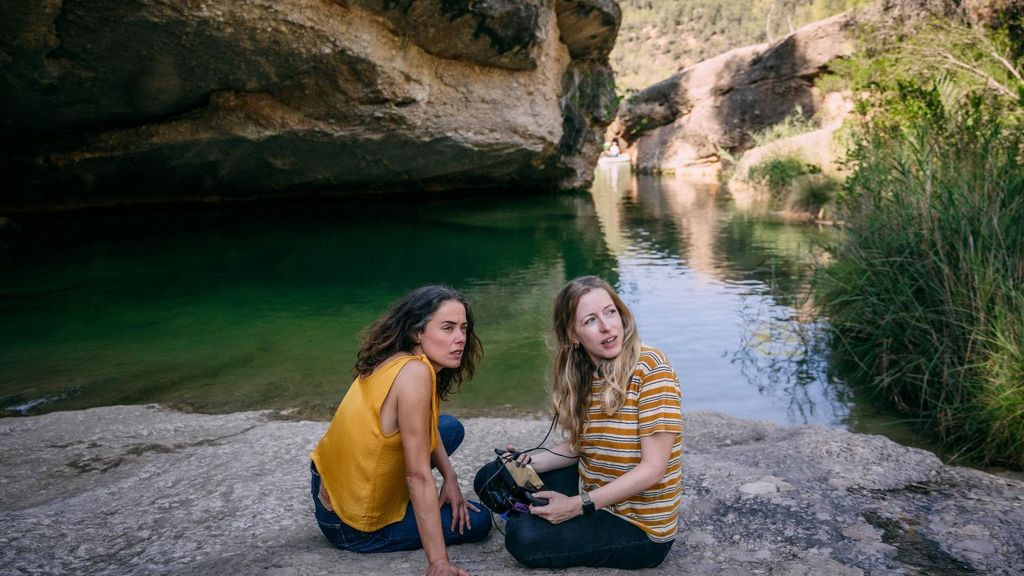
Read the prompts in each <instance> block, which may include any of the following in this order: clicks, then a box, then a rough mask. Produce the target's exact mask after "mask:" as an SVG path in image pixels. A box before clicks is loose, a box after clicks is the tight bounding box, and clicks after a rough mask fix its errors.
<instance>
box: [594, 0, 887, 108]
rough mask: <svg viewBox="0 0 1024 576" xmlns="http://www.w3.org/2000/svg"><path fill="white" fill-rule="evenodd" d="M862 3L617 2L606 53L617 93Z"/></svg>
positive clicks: (815, 0)
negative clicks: (611, 45)
mask: <svg viewBox="0 0 1024 576" xmlns="http://www.w3.org/2000/svg"><path fill="white" fill-rule="evenodd" d="M866 3H867V2H866V1H865V0H752V1H750V2H725V1H723V0H621V1H620V2H619V6H620V7H621V8H622V26H621V28H620V29H619V36H618V40H617V41H616V45H615V49H614V50H613V51H612V53H611V57H610V60H611V63H612V67H613V68H614V69H615V71H616V83H617V84H618V86H619V87H620V89H623V90H626V91H627V92H628V91H636V90H642V89H643V88H646V87H648V86H650V85H651V84H654V83H655V82H658V81H660V80H664V79H665V78H668V77H669V76H671V75H672V74H675V73H676V72H677V71H679V70H681V69H684V68H687V67H689V66H692V65H694V64H696V63H697V62H700V61H701V60H704V59H706V58H710V57H712V56H717V55H719V54H722V53H724V52H727V51H729V50H731V49H733V48H737V47H740V46H747V45H750V44H759V43H762V42H771V41H775V40H778V39H780V38H782V37H783V36H785V35H786V34H788V33H790V32H792V31H793V30H795V29H797V28H799V27H800V26H803V25H805V24H809V23H811V22H815V21H817V20H821V19H823V18H827V17H829V16H833V15H835V14H838V13H840V12H844V11H846V10H849V9H851V8H854V7H856V6H859V5H863V4H866Z"/></svg>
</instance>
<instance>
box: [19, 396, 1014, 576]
mask: <svg viewBox="0 0 1024 576" xmlns="http://www.w3.org/2000/svg"><path fill="white" fill-rule="evenodd" d="M464 423H465V425H466V432H467V435H466V442H465V443H464V444H463V446H462V448H461V449H460V450H459V451H458V452H457V453H456V454H455V455H454V456H453V458H452V461H453V462H454V464H455V466H456V469H457V470H458V472H459V475H460V478H461V480H462V483H463V486H464V488H465V490H467V491H471V490H472V487H471V482H472V477H473V474H474V472H475V470H476V468H477V467H479V466H480V465H482V464H484V463H485V462H487V461H488V460H490V459H491V458H493V448H494V447H496V446H504V445H506V444H513V445H516V446H521V447H530V446H534V445H536V443H537V442H539V441H540V439H541V438H542V437H543V436H544V433H545V431H546V430H547V427H548V422H545V421H541V420H533V419H496V418H472V419H467V420H465V421H464ZM326 426H327V423H326V422H308V421H291V420H286V419H282V417H281V416H280V415H279V414H277V413H274V412H246V413H237V414H226V415H200V414H185V413H180V412H175V411H172V410H168V409H165V408H162V407H158V406H119V407H107V408H97V409H92V410H85V411H79V412H63V413H54V414H47V415H44V416H36V417H29V418H7V419H0V459H2V462H3V467H2V472H0V574H4V575H7V574H12V575H13V574H117V575H132V574H147V575H150V574H182V575H188V574H227V573H233V574H266V575H271V574H273V575H286V574H287V575H291V574H296V575H299V574H310V575H317V576H319V575H323V574H381V575H389V576H390V575H398V574H422V573H423V571H424V568H425V562H424V557H423V554H422V552H420V551H415V552H401V553H391V554H370V555H361V554H355V553H350V552H343V551H339V550H336V549H334V548H332V547H331V546H330V545H329V544H328V543H327V542H326V540H324V538H323V537H322V535H321V534H320V532H319V530H318V529H317V526H316V522H315V521H314V519H313V516H312V504H311V501H310V496H309V471H308V470H309V467H308V453H309V451H310V449H311V448H312V447H313V445H314V444H315V443H316V441H317V440H318V439H319V437H320V435H321V434H322V433H323V431H324V430H325V429H326ZM685 428H686V449H685V455H684V467H685V468H684V497H683V514H682V520H681V528H680V533H679V537H678V539H677V540H676V543H675V545H674V546H673V548H672V550H671V552H670V553H669V556H668V559H667V560H666V561H665V563H664V564H663V565H662V566H660V567H659V568H657V569H654V570H649V571H646V573H651V574H673V575H678V574H709V575H710V574H715V575H722V574H725V575H743V574H769V575H793V576H796V575H816V574H836V575H858V574H942V575H946V574H1021V573H1024V483H1021V482H1019V481H1016V480H1011V479H1007V478H1003V477H999V476H994V475H991V474H987V473H984V472H980V471H976V470H971V469H965V468H956V467H950V466H946V465H944V464H943V463H942V462H940V461H939V459H938V458H936V457H935V456H934V455H932V454H931V453H929V452H925V451H922V450H918V449H914V448H907V447H904V446H900V445H898V444H895V443H893V442H891V441H890V440H888V439H886V438H882V437H879V436H871V435H862V434H852V433H848V432H844V431H838V430H832V429H828V428H823V427H818V426H802V427H780V426H776V425H774V424H771V423H766V422H758V421H749V420H740V419H737V418H732V417H729V416H725V415H722V414H716V413H687V414H686V415H685ZM450 555H451V556H452V559H453V560H454V561H455V562H456V563H457V564H459V565H460V566H462V567H464V568H467V569H468V570H470V571H471V572H472V573H474V574H520V573H527V572H531V571H529V570H526V569H525V568H523V567H521V566H520V565H518V564H517V563H516V562H515V560H513V559H512V558H511V557H510V556H509V555H508V553H507V552H505V550H504V546H503V539H502V536H501V534H500V533H499V532H497V531H492V533H491V535H490V536H489V537H488V538H487V539H486V540H485V541H483V542H482V543H479V544H471V545H464V546H458V547H453V548H451V549H450ZM548 572H549V571H544V570H538V571H532V573H548ZM615 572H617V571H614V570H595V569H591V568H579V569H572V570H563V571H559V573H562V574H604V573H607V574H611V573H615Z"/></svg>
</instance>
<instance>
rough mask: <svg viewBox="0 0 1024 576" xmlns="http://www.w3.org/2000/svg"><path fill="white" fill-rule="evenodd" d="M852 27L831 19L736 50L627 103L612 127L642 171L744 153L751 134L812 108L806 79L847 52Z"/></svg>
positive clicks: (815, 100) (816, 101)
mask: <svg viewBox="0 0 1024 576" xmlns="http://www.w3.org/2000/svg"><path fill="white" fill-rule="evenodd" d="M852 32H853V20H852V18H851V17H850V16H848V15H843V14H841V15H838V16H835V17H832V18H829V19H827V20H822V21H820V22H816V23H814V24H810V25H808V26H805V27H803V28H800V29H799V30H797V31H796V32H794V33H793V34H791V35H789V36H787V37H786V38H785V39H783V40H780V41H778V42H776V43H775V44H771V45H769V44H759V45H754V46H746V47H743V48H737V49H735V50H731V51H729V52H726V53H725V54H722V55H720V56H717V57H715V58H711V59H708V60H705V61H703V62H701V63H699V64H697V65H695V66H692V67H690V68H688V69H686V70H684V71H682V72H680V73H679V74H676V75H675V76H672V77H670V78H668V79H666V80H664V81H662V82H659V83H657V84H655V85H653V86H651V87H650V88H647V89H646V90H643V91H641V92H639V93H637V94H636V95H634V96H632V97H630V98H629V99H628V100H627V101H626V102H625V103H623V105H622V107H621V108H620V110H619V117H618V118H617V119H616V122H615V123H614V124H613V125H612V127H611V129H610V132H611V133H612V135H613V136H617V137H620V138H623V139H625V140H626V141H627V142H628V143H629V144H630V147H629V152H630V155H631V156H632V158H633V160H634V162H635V163H636V164H637V166H638V167H639V168H640V169H644V170H654V171H663V170H673V171H678V170H686V169H690V168H697V167H702V166H706V165H708V164H715V163H717V162H718V161H719V154H720V152H721V151H722V150H727V151H730V152H736V151H739V150H742V149H744V148H746V147H748V146H749V144H750V142H751V135H752V134H753V133H755V132H757V131H759V130H763V129H765V128H767V127H768V126H771V125H773V124H776V123H778V122H780V121H782V120H784V119H785V118H786V117H787V116H789V115H791V114H793V113H794V112H797V111H798V110H799V111H800V112H802V113H803V114H804V115H806V116H807V117H810V116H811V115H813V114H814V113H815V111H816V109H817V108H818V106H819V105H820V98H819V95H818V94H817V93H816V90H815V88H814V80H815V78H817V77H818V76H819V75H820V74H821V73H822V72H824V70H825V68H826V66H827V65H828V63H829V62H831V61H833V60H834V59H836V58H839V57H841V56H844V55H848V54H851V53H852V51H853V43H852V38H851V36H852Z"/></svg>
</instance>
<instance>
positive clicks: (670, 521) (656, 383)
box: [579, 346, 683, 542]
mask: <svg viewBox="0 0 1024 576" xmlns="http://www.w3.org/2000/svg"><path fill="white" fill-rule="evenodd" d="M655 432H669V433H671V434H675V436H676V439H675V442H674V443H673V445H672V453H671V455H670V456H669V460H668V467H667V469H666V472H665V477H664V478H662V480H661V482H658V483H657V484H655V485H654V486H651V487H650V488H648V489H647V490H644V491H642V492H640V493H639V494H637V495H636V496H633V497H632V498H629V499H628V500H624V501H622V502H619V503H617V504H613V505H612V506H608V507H606V508H604V510H607V511H609V512H611V513H612V514H615V515H616V516H619V517H621V518H623V519H625V520H626V521H628V522H630V523H632V524H635V525H636V526H638V527H639V528H640V529H642V530H643V531H644V532H646V533H647V537H648V538H650V539H651V540H652V541H654V542H668V541H671V540H672V539H673V538H675V537H676V528H677V524H678V522H679V496H680V493H681V478H682V454H683V420H682V398H681V393H680V391H679V377H678V376H677V375H676V372H675V370H673V369H672V366H671V365H670V364H669V362H668V359H667V358H665V355H664V354H663V353H662V352H661V351H660V350H657V349H655V348H651V347H650V346H643V347H641V350H640V361H639V362H637V365H636V368H635V369H634V370H633V377H632V378H630V379H629V385H628V386H627V387H626V402H625V404H623V405H622V408H620V409H619V410H618V411H617V412H615V413H614V414H612V415H611V416H609V415H607V414H605V412H604V409H603V406H602V403H601V383H600V382H598V381H597V380H596V379H595V381H594V382H593V384H592V386H591V395H590V410H589V412H588V414H587V423H586V425H585V427H584V429H583V437H582V438H581V439H580V444H581V448H582V451H581V453H582V455H581V457H580V460H579V473H580V482H581V483H582V487H583V489H584V490H586V491H588V492H589V491H591V490H596V489H597V488H599V487H600V486H604V485H605V484H607V483H609V482H611V481H612V480H615V479H616V478H618V477H619V476H622V475H623V474H625V473H626V472H628V471H630V470H632V469H633V468H635V467H636V466H637V465H638V464H640V438H641V437H642V436H650V435H652V434H654V433H655Z"/></svg>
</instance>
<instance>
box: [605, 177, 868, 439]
mask: <svg viewBox="0 0 1024 576" xmlns="http://www.w3.org/2000/svg"><path fill="white" fill-rule="evenodd" d="M610 182H611V180H610V178H605V179H600V178H599V179H597V180H596V185H595V187H594V189H593V196H594V205H595V210H596V212H597V218H598V221H599V222H600V223H601V229H602V233H603V234H604V238H605V242H606V244H607V245H608V251H609V252H610V253H611V254H613V255H615V257H616V258H617V260H618V270H619V276H620V278H621V279H622V280H621V284H620V286H619V288H620V291H622V293H623V295H624V297H625V298H626V300H627V302H628V303H629V304H630V306H631V308H634V312H635V313H636V315H637V318H638V320H639V322H640V323H641V325H642V327H643V334H644V338H645V340H647V341H649V342H650V343H652V344H655V345H658V346H661V347H663V348H664V349H665V351H666V352H667V353H668V354H669V356H670V358H671V359H672V361H673V363H677V364H678V365H679V369H680V370H681V371H682V372H683V373H685V376H684V380H686V383H687V385H686V389H687V392H686V395H687V405H688V407H689V408H691V409H703V408H704V407H706V406H708V407H710V406H716V407H719V409H721V406H722V405H723V403H724V404H726V405H728V406H729V407H728V408H726V410H727V411H729V412H730V413H733V414H737V415H743V416H747V417H758V418H767V419H772V420H775V421H779V422H789V423H807V422H817V423H824V424H829V425H839V424H840V423H841V421H842V419H843V417H845V414H846V413H847V411H848V410H847V408H846V406H845V392H844V390H845V387H844V386H843V385H842V384H841V383H839V384H835V383H833V382H832V381H831V378H830V375H829V374H828V356H827V349H826V348H825V347H824V346H821V344H822V342H823V337H824V334H825V328H826V326H825V324H824V323H822V322H819V321H817V320H816V319H815V317H814V315H813V313H807V311H806V310H804V309H802V307H801V303H807V302H808V301H809V298H808V296H807V287H808V286H809V278H810V275H811V273H812V270H813V267H812V258H813V255H812V247H813V246H814V245H815V244H816V243H818V242H820V240H821V238H820V235H821V233H819V232H818V231H817V230H815V229H813V228H809V227H806V226H802V225H795V224H787V223H784V222H780V221H776V220H773V219H772V218H770V217H769V216H768V214H767V210H766V209H765V207H764V206H757V205H744V206H743V207H738V206H736V204H735V203H734V202H732V200H731V198H729V197H728V196H725V195H723V194H720V193H719V192H718V190H717V188H716V186H715V185H714V184H713V183H708V182H695V181H692V180H687V179H685V178H672V177H658V176H648V175H638V176H635V177H633V178H632V179H631V184H630V186H628V187H623V186H622V185H621V184H620V185H619V186H618V187H612V186H610V185H609V184H610ZM752 397H760V398H761V400H760V403H758V404H755V403H754V402H753V401H752V400H751V398H752ZM766 401H767V403H768V406H766V405H765V402H766Z"/></svg>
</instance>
